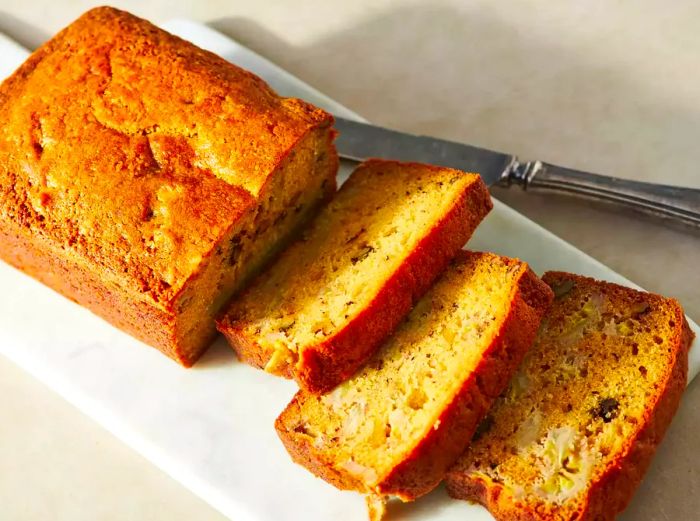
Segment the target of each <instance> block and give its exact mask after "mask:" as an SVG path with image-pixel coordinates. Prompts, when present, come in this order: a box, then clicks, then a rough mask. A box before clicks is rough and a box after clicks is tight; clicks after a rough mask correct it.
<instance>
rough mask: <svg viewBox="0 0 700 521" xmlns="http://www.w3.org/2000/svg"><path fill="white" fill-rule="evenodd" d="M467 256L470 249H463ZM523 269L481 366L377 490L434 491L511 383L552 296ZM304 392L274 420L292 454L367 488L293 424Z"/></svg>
mask: <svg viewBox="0 0 700 521" xmlns="http://www.w3.org/2000/svg"><path fill="white" fill-rule="evenodd" d="M465 255H469V253H468V252H463V253H462V254H461V256H465ZM457 258H458V259H459V258H460V256H459V255H458V257H457ZM511 262H512V263H513V265H516V264H518V263H519V261H515V260H511ZM519 269H520V271H521V275H520V278H519V281H518V289H517V291H516V292H515V294H514V298H513V301H512V303H511V307H510V310H509V312H508V315H507V317H506V318H505V320H504V323H503V327H502V329H501V331H500V333H499V335H498V336H497V337H496V338H495V339H494V341H493V342H492V344H491V346H490V347H489V348H488V349H487V350H486V355H485V356H484V357H483V359H482V361H481V363H480V364H479V366H478V368H477V369H476V370H475V371H474V372H473V374H472V375H471V377H470V378H469V379H467V380H466V381H465V382H464V384H463V385H462V388H461V390H460V391H459V392H458V393H457V394H456V395H455V398H454V400H453V401H452V402H451V403H450V404H449V405H447V406H446V408H445V410H444V412H443V413H442V415H441V417H440V420H439V423H437V424H436V426H435V428H431V430H430V431H429V432H428V433H427V435H426V436H425V437H424V438H423V440H422V441H421V442H420V443H419V444H418V445H417V446H416V447H415V448H414V449H413V450H412V452H411V453H410V454H408V455H407V456H406V459H405V460H404V461H403V462H402V463H401V464H399V465H398V466H396V467H395V468H394V469H393V471H392V472H391V473H390V474H389V475H387V476H386V477H385V478H384V479H382V481H381V482H380V483H379V484H378V485H377V486H376V490H375V492H377V493H380V494H386V495H397V496H399V497H401V498H402V499H404V500H412V499H415V498H416V497H418V496H420V495H423V494H425V493H427V492H429V491H430V490H432V489H433V488H434V487H435V486H436V485H437V484H438V483H439V482H440V480H441V479H442V478H443V476H444V473H445V471H446V470H447V468H448V467H449V465H451V464H452V463H453V462H454V460H455V459H456V458H457V457H458V456H459V455H460V454H461V453H462V452H463V451H464V449H465V447H466V445H467V444H468V441H469V439H470V438H471V436H472V434H473V432H474V430H475V429H476V427H477V425H478V423H479V421H480V420H481V418H482V417H483V415H484V413H485V412H486V410H487V409H488V407H489V406H490V404H491V403H492V402H493V401H494V400H495V399H496V398H497V397H498V395H499V394H500V393H501V391H502V390H503V387H504V386H505V385H507V383H508V380H509V378H510V375H512V373H513V372H514V371H515V369H516V368H517V366H518V365H519V363H520V361H521V360H522V358H523V356H524V355H525V352H526V351H527V350H528V349H529V347H530V345H531V343H532V340H533V339H534V338H535V335H536V333H537V329H538V327H539V323H540V320H541V318H542V316H543V315H544V313H545V312H546V310H547V308H548V306H549V303H550V302H551V299H552V292H551V290H550V288H549V287H548V286H547V285H546V284H544V283H543V282H542V281H541V280H539V279H538V278H537V277H536V276H535V275H534V273H532V271H531V270H530V269H529V268H528V267H527V266H526V265H524V264H521V265H520V268H519ZM302 394H303V391H300V392H299V393H297V395H296V396H295V397H294V399H293V400H292V402H291V403H290V404H289V405H288V406H287V408H286V409H285V411H283V412H282V414H280V416H279V417H278V418H277V421H276V422H275V427H276V429H277V432H278V434H279V436H280V438H281V439H282V442H283V443H284V445H285V447H286V448H287V451H288V452H289V453H290V455H291V456H292V459H293V460H294V461H295V462H297V463H299V464H301V465H303V466H304V467H306V468H307V469H309V470H310V471H311V472H313V473H314V474H315V475H317V476H319V477H321V478H322V479H324V480H326V481H328V482H329V483H331V484H333V485H335V486H336V487H338V488H341V489H350V490H360V491H364V485H363V484H362V483H361V482H360V481H359V480H358V479H357V478H355V477H353V476H352V475H350V474H349V473H348V472H344V471H342V470H339V469H338V468H337V466H336V465H335V464H334V462H333V461H331V460H330V459H329V457H328V455H327V454H326V453H324V452H323V451H321V450H318V449H317V448H316V447H314V446H313V445H312V444H311V443H310V438H309V437H308V436H303V435H299V433H296V432H295V431H294V430H293V428H292V427H291V426H292V425H295V424H297V422H296V421H292V419H294V418H298V417H299V415H300V406H299V400H300V399H301V396H302Z"/></svg>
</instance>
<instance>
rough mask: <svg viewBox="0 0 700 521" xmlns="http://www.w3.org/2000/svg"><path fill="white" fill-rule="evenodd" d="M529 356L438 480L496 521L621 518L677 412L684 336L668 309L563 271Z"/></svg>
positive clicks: (687, 339) (551, 277)
mask: <svg viewBox="0 0 700 521" xmlns="http://www.w3.org/2000/svg"><path fill="white" fill-rule="evenodd" d="M544 280H545V282H547V283H548V284H549V285H550V286H551V287H552V289H553V290H554V293H555V295H556V298H555V301H554V304H553V305H552V309H551V310H550V312H549V313H548V314H547V316H546V317H545V319H544V321H543V323H542V324H543V325H542V328H541V331H540V333H539V335H538V337H537V340H536V341H535V345H534V346H533V348H532V350H531V351H530V352H529V353H528V354H527V355H526V357H525V361H524V362H523V364H522V366H521V368H520V370H519V372H518V373H517V375H516V376H515V377H514V378H513V379H512V381H511V383H510V386H509V388H508V390H507V391H506V392H504V394H503V396H502V397H500V398H499V399H498V401H497V402H496V404H495V405H494V407H493V408H492V410H491V411H490V412H489V414H488V415H487V417H486V420H485V421H484V422H483V423H482V424H481V426H480V428H479V430H478V433H477V435H476V436H475V437H474V440H473V442H472V445H471V446H470V447H469V449H468V450H467V452H466V453H465V454H464V456H463V457H461V458H460V459H459V460H458V462H457V463H456V464H455V466H454V467H453V468H452V469H451V470H450V472H449V473H448V476H447V479H446V482H447V489H448V492H449V493H450V494H451V495H453V496H454V497H457V498H463V499H467V500H470V501H476V502H479V503H481V504H483V505H485V506H486V507H487V508H488V509H489V510H490V511H491V513H492V514H493V515H494V517H495V518H496V519H497V520H499V521H511V520H516V519H518V520H520V519H528V520H532V521H538V520H539V521H574V520H575V521H604V520H611V521H612V520H613V519H615V518H616V517H617V514H618V513H619V512H621V511H622V510H623V509H624V508H625V506H626V505H627V503H628V502H629V500H630V499H631V497H632V494H633V492H634V490H635V488H636V487H637V485H638V484H639V482H640V481H641V479H642V476H643V474H644V472H645V470H646V468H647V466H648V465H649V462H650V461H651V458H652V456H653V455H654V451H655V450H656V446H657V445H658V444H659V443H660V441H661V439H662V437H663V435H664V433H665V431H666V428H667V427H668V425H669V423H670V422H671V419H672V417H673V415H674V413H675V411H676V408H677V407H678V403H679V400H680V397H681V394H682V392H683V389H684V388H685V384H686V377H687V371H688V348H689V345H690V343H691V341H692V337H693V334H692V332H691V331H690V329H689V327H688V324H687V322H686V320H685V316H684V315H683V310H682V309H681V307H680V305H679V304H678V302H676V301H675V300H672V299H666V298H663V297H660V296H657V295H653V294H650V293H644V292H641V291H636V290H633V289H629V288H625V287H622V286H618V285H615V284H610V283H606V282H599V281H596V280H593V279H589V278H585V277H581V276H577V275H571V274H567V273H558V272H550V273H547V274H545V276H544Z"/></svg>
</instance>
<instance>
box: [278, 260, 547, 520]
mask: <svg viewBox="0 0 700 521" xmlns="http://www.w3.org/2000/svg"><path fill="white" fill-rule="evenodd" d="M551 298H552V292H551V291H550V290H549V288H548V287H547V285H546V284H544V283H543V282H542V281H540V280H539V279H538V278H537V277H536V276H535V275H534V274H533V273H532V271H530V269H529V268H528V267H527V265H526V264H525V263H523V262H520V261H518V260H514V259H508V258H504V257H499V256H497V255H494V254H489V253H473V252H462V253H461V254H460V255H459V256H458V257H457V258H456V259H455V261H454V262H453V263H452V264H451V266H450V267H449V269H448V270H447V272H446V273H445V274H444V275H443V276H442V277H441V278H440V279H439V280H438V282H437V283H436V284H435V286H434V287H433V288H431V289H430V291H429V292H428V293H427V294H426V295H425V296H424V297H423V299H421V300H420V301H419V303H418V304H417V305H416V307H415V308H414V309H413V310H412V311H411V313H410V315H409V316H408V317H407V319H406V320H405V321H404V322H403V323H402V324H401V325H400V326H399V328H398V329H397V331H396V333H395V334H394V335H393V336H392V337H391V338H390V339H389V341H388V342H387V343H386V344H384V345H383V346H382V348H381V349H380V350H379V351H377V353H376V354H375V355H374V356H373V357H372V359H371V360H370V362H369V363H368V364H367V365H366V366H365V367H364V368H363V369H362V370H361V371H359V372H358V373H357V374H356V375H355V376H353V377H352V378H351V379H350V380H348V381H347V382H345V383H343V384H341V385H340V386H338V387H337V388H336V389H335V390H334V391H332V392H331V393H329V394H327V395H324V396H315V395H312V394H310V393H307V392H305V391H300V392H299V393H298V394H297V395H296V396H295V397H294V399H293V400H292V402H291V403H290V404H289V405H288V406H287V408H286V409H285V410H284V412H283V413H282V414H281V415H280V416H279V418H278V419H277V421H276V428H277V431H278V433H279V435H280V437H281V439H282V441H283V442H284V445H285V446H286V448H287V450H288V451H289V453H290V454H291V456H292V458H293V459H294V461H296V462H297V463H299V464H301V465H303V466H305V467H306V468H308V469H309V470H310V471H311V472H313V473H314V474H316V475H317V476H320V477H321V478H323V479H325V480H326V481H328V482H330V483H332V484H333V485H335V486H337V487H339V488H341V489H351V490H357V491H360V492H364V493H367V494H371V495H378V496H386V495H396V496H398V497H399V498H401V499H402V500H404V501H409V500H413V499H414V498H416V497H418V496H420V495H422V494H425V493H427V492H428V491H430V490H431V489H432V488H433V487H435V486H436V485H437V484H438V483H439V482H440V480H441V479H442V478H443V475H444V473H445V471H446V470H447V468H448V467H449V466H450V465H451V464H452V463H453V462H454V460H455V459H456V458H457V457H458V456H459V455H460V454H461V453H462V452H463V451H464V449H465V448H466V445H467V443H468V442H469V439H470V438H471V435H472V433H473V432H474V429H475V428H476V426H477V424H478V423H479V421H480V420H481V418H482V417H483V415H484V414H485V412H486V411H487V409H488V407H489V406H490V404H491V403H492V401H493V400H494V399H496V397H497V396H498V395H499V394H500V392H501V391H502V390H503V387H504V386H505V385H507V382H508V379H509V377H510V376H511V375H512V374H513V372H514V371H515V370H516V369H517V366H518V364H519V363H520V361H521V360H522V357H523V355H524V354H525V352H526V350H527V349H528V348H529V347H530V345H531V343H532V341H533V339H534V338H535V334H536V332H537V328H538V326H539V323H540V320H541V317H542V315H543V314H544V312H545V310H546V308H547V307H548V305H549V302H550V300H551ZM379 510H381V509H379Z"/></svg>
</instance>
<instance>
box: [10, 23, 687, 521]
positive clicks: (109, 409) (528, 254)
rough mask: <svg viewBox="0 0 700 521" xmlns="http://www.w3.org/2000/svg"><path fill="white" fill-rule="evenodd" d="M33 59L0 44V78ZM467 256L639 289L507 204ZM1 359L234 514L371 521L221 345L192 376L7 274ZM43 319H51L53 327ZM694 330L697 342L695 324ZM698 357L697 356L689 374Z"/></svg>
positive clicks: (446, 507) (249, 62) (414, 515)
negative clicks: (319, 467)
mask: <svg viewBox="0 0 700 521" xmlns="http://www.w3.org/2000/svg"><path fill="white" fill-rule="evenodd" d="M166 25H167V28H168V29H170V30H171V31H173V32H176V33H178V34H180V35H181V36H183V37H185V38H187V39H190V40H192V41H195V43H198V44H199V45H201V46H203V47H207V48H210V49H212V50H214V51H215V52H217V53H219V54H221V55H222V56H224V57H226V58H227V59H231V60H233V61H236V62H237V63H239V64H241V65H243V66H245V67H247V68H249V69H251V70H253V71H256V72H257V73H258V74H260V75H261V76H263V77H264V78H265V79H266V80H268V81H269V82H270V83H271V84H272V85H273V86H275V88H276V89H277V90H279V91H280V92H283V93H285V94H288V95H296V96H300V97H304V98H306V99H309V100H310V101H312V102H314V103H317V104H318V105H321V106H324V107H326V108H327V109H329V110H332V111H334V112H336V113H338V114H342V115H345V116H347V117H353V114H352V113H351V112H350V111H348V110H346V109H344V108H343V107H341V106H340V105H338V104H336V103H334V102H333V101H332V100H330V99H329V98H327V97H325V96H323V95H322V94H321V93H319V92H317V91H315V90H313V89H310V88H309V87H307V86H305V85H304V84H303V83H302V82H300V81H299V80H297V79H296V78H294V77H292V76H290V75H289V74H287V73H285V72H284V71H281V70H280V69H278V68H276V67H275V66H274V65H272V64H270V63H269V62H267V61H265V60H263V59H262V58H260V57H258V56H256V55H255V54H253V53H251V52H250V51H248V50H247V49H245V48H243V47H241V46H239V45H237V44H235V43H234V42H232V41H231V40H229V39H228V38H226V37H224V36H222V35H220V34H218V33H216V32H214V31H212V30H211V29H208V28H207V27H205V26H201V25H198V24H193V23H191V22H187V21H175V22H171V23H170V24H166ZM25 56H26V54H25V53H24V52H23V51H22V50H21V49H20V48H19V47H18V46H17V45H16V44H13V43H11V42H8V41H6V40H5V39H2V38H0V73H3V74H7V73H8V72H9V71H11V70H12V69H13V68H14V67H15V66H16V65H17V64H18V63H20V62H21V61H22V60H23V59H24V57H25ZM470 246H471V247H474V248H479V249H488V250H492V251H496V252H498V253H502V254H505V255H513V256H518V257H520V258H523V259H525V260H527V261H528V262H530V263H531V265H532V266H533V268H534V269H535V270H536V271H538V272H540V273H541V272H542V271H544V270H547V269H564V270H570V271H576V272H579V273H584V274H588V275H592V276H596V277H598V278H602V279H607V280H611V281H616V282H621V283H624V284H629V285H633V284H632V283H631V282H629V281H627V280H625V279H624V278H623V277H621V276H620V275H618V274H616V273H615V272H613V271H611V270H610V269H608V268H606V267H605V266H603V265H602V264H600V263H598V262H597V261H595V260H593V259H591V258H590V257H588V256H586V255H585V254H583V253H581V252H580V251H578V250H576V249H575V248H573V247H572V246H570V245H568V244H567V243H565V242H563V241H561V240H560V239H558V238H557V237H555V236H553V235H552V234H550V233H549V232H547V231H545V230H544V229H542V228H541V227H539V226H537V225H536V224H534V223H532V222H531V221H529V220H527V219H526V218H524V217H523V216H521V215H519V214H518V213H517V212H515V211H513V210H511V209H509V208H508V207H506V206H505V205H503V204H500V203H497V204H496V208H495V209H494V211H493V212H492V213H491V215H490V216H489V217H488V218H487V220H486V221H485V222H484V224H483V225H482V226H481V227H480V228H479V231H478V233H477V235H476V237H475V238H474V239H473V241H472V242H471V243H470ZM0 287H2V288H3V297H2V299H0V353H2V354H4V355H5V356H7V357H8V358H9V359H11V360H12V361H14V362H15V363H17V364H18V365H20V366H21V367H23V368H24V369H25V370H27V371H28V372H30V373H32V374H33V375H35V376H36V377H37V378H39V379H40V380H42V381H43V382H44V383H46V384H47V385H48V386H50V387H51V388H53V389H54V390H55V391H57V392H58V393H59V394H61V395H62V396H63V397H65V398H66V399H67V400H68V401H70V402H71V403H73V404H74V405H76V406H77V407H78V408H80V409H81V410H82V411H84V412H85V413H86V414H88V415H89V416H91V417H92V418H94V419H95V420H96V421H97V422H99V423H100V424H102V425H103V426H105V427H106V428H107V429H108V430H110V431H111V432H113V433H114V434H115V435H116V436H118V437H119V438H121V439H122V440H123V441H124V442H125V443H127V444H128V445H130V446H131V447H133V448H134V449H135V450H137V451H138V452H140V453H142V454H143V455H144V456H145V457H146V458H148V459H149V460H151V461H152V462H153V463H155V464H156V465H158V466H159V467H161V468H162V469H163V470H165V471H166V472H167V473H169V474H170V475H172V476H173V477H174V478H176V479H178V480H179V481H180V482H182V483H183V484H184V485H185V486H186V487H187V488H189V489H190V490H192V491H193V492H195V493H196V494H198V495H200V496H201V497H202V498H204V499H205V500H206V501H207V502H209V503H210V504H212V505H213V506H214V507H216V508H217V509H219V510H220V511H221V512H222V513H224V514H225V515H226V516H228V517H230V518H231V519H235V520H236V521H243V520H256V521H262V520H277V519H285V520H287V519H288V520H309V521H313V520H327V519H334V520H337V521H342V520H346V519H347V520H351V519H363V518H364V516H365V513H364V503H363V501H362V500H361V498H359V497H358V496H357V495H355V494H351V493H341V492H339V491H336V490H335V489H334V488H333V487H331V486H330V485H327V484H325V483H324V482H322V481H321V480H318V479H315V478H313V477H312V476H311V475H309V474H308V473H307V472H306V471H305V470H303V469H302V468H300V467H297V466H295V465H294V464H293V463H291V461H290V460H289V458H288V457H287V455H286V453H285V452H284V449H283V447H282V446H281V443H280V442H279V441H278V439H277V437H276V435H275V433H274V429H273V428H272V423H273V421H274V418H275V417H276V415H277V413H278V412H279V411H280V410H281V409H282V408H283V406H284V405H285V404H286V403H287V401H288V400H289V398H290V397H291V396H292V394H293V392H294V385H293V384H292V383H290V382H286V381H282V380H278V379H275V378H273V377H271V376H268V375H266V374H264V373H261V372H259V371H255V370H253V369H250V368H248V367H246V366H243V365H242V364H239V363H237V362H236V360H235V358H234V357H233V355H232V352H231V351H230V350H229V349H228V348H227V347H226V346H225V344H224V342H223V341H221V340H220V341H218V342H217V343H216V344H215V345H214V346H213V347H212V349H211V350H210V351H209V352H208V354H207V355H206V356H205V357H204V359H203V360H202V361H201V362H200V363H199V364H198V365H197V367H196V368H195V369H192V370H189V371H188V370H184V369H181V368H180V367H178V366H176V365H175V364H174V363H172V362H171V361H169V360H168V359H166V358H165V357H163V356H162V355H160V354H159V353H157V352H156V351H155V350H153V349H150V348H147V347H146V346H144V345H142V344H140V343H139V342H137V341H135V340H133V339H132V338H130V337H129V336H127V335H125V334H123V333H121V332H120V331H117V330H115V329H114V328H112V327H111V326H109V325H108V324H106V323H104V322H102V321H101V320H100V319H98V318H96V317H95V316H93V315H92V314H91V313H90V312H88V311H86V310H85V309H83V308H81V307H79V306H77V305H75V304H73V303H71V302H69V301H67V300H66V299H64V298H63V297H61V296H60V295H57V294H55V293H53V292H52V291H50V290H48V289H46V288H45V287H43V286H42V285H40V284H39V283H37V282H35V281H33V280H32V279H30V278H29V277H27V276H25V275H23V274H21V273H19V272H17V271H15V270H13V269H12V268H10V267H8V266H6V265H4V264H0ZM46 317H49V319H48V320H47V319H46ZM693 328H694V329H695V331H696V332H697V333H700V330H698V328H697V326H696V325H695V324H693ZM699 369H700V352H698V349H696V348H695V349H693V351H692V352H691V374H692V375H693V376H694V375H695V374H696V373H697V372H698V370H699ZM398 510H399V511H400V513H401V519H435V520H444V521H448V520H457V519H472V520H474V521H479V520H488V519H491V518H490V516H489V515H488V514H487V513H486V512H485V511H484V510H483V509H481V508H478V507H475V506H470V505H467V504H466V503H464V502H457V501H450V500H448V499H447V498H446V497H445V495H444V492H443V491H442V490H438V491H436V492H434V493H433V494H430V495H429V496H428V497H427V498H425V499H423V500H421V501H419V502H418V503H417V504H415V505H411V506H410V508H406V507H398Z"/></svg>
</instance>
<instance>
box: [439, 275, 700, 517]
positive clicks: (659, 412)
mask: <svg viewBox="0 0 700 521" xmlns="http://www.w3.org/2000/svg"><path fill="white" fill-rule="evenodd" d="M571 277H572V275H571V274H568V273H564V272H548V273H546V274H545V275H544V276H543V279H544V280H560V279H568V278H571ZM574 277H575V278H576V279H577V280H583V281H585V282H587V283H589V284H594V285H597V286H600V287H602V286H607V291H628V290H627V288H623V287H622V286H617V285H613V284H608V283H603V282H599V281H595V280H593V279H588V278H585V277H579V276H574ZM648 297H650V298H653V299H658V300H662V299H661V298H660V297H658V296H655V295H648ZM665 300H666V301H667V302H668V303H670V304H671V305H672V306H674V308H675V309H674V311H675V320H674V323H675V324H676V325H677V327H676V331H675V335H674V337H673V339H672V341H671V342H670V344H671V345H672V361H671V363H670V364H669V367H668V371H667V373H666V375H665V379H664V381H663V382H662V384H661V385H660V386H659V387H658V389H657V390H656V396H655V398H654V399H653V400H651V401H650V404H649V407H648V408H647V409H646V411H645V414H644V417H643V418H642V419H641V421H640V425H641V428H640V429H639V430H638V431H637V432H636V434H635V435H634V436H633V437H630V438H629V439H628V440H625V444H624V447H623V449H622V450H621V451H620V454H619V456H618V457H617V458H616V459H615V460H614V461H613V462H612V463H611V464H610V465H608V467H607V468H606V469H605V472H604V473H603V474H601V475H600V476H598V478H597V479H596V480H595V481H594V482H593V483H591V485H590V488H589V489H588V491H587V494H586V496H585V498H584V501H583V503H582V504H581V505H580V506H579V508H578V509H577V510H576V511H574V512H571V511H568V510H566V511H564V510H562V509H558V508H555V507H551V508H550V506H548V505H546V504H544V503H533V504H530V503H527V502H526V501H522V500H516V499H515V498H514V497H513V495H512V492H511V491H510V490H509V489H508V488H507V487H504V486H503V485H502V484H500V483H496V482H494V481H492V480H491V479H490V478H488V477H486V476H481V475H474V474H470V473H467V472H464V471H463V469H461V468H455V469H452V470H451V471H450V472H449V473H448V477H447V479H446V486H447V491H448V493H449V494H450V495H451V496H452V497H455V498H458V499H466V500H468V501H474V502H476V503H479V504H481V505H484V506H485V507H486V508H487V509H488V510H489V511H490V512H491V514H492V515H493V516H494V517H495V518H496V519H497V520H498V521H554V520H560V521H603V520H613V519H615V518H616V517H617V514H618V513H620V512H622V511H623V510H624V509H625V508H626V506H627V505H628V503H629V501H630V500H631V499H632V496H633V494H634V491H635V490H636V488H637V487H638V485H639V483H640V482H641V480H642V478H643V477H644V473H645V472H646V469H647V468H648V466H649V464H650V463H651V460H652V458H653V456H654V453H655V452H656V448H657V446H658V445H659V443H661V440H662V439H663V436H664V434H665V433H666V430H667V429H668V426H669V425H670V423H671V420H672V419H673V416H674V415H675V413H676V410H677V409H678V405H679V403H680V399H681V396H682V394H683V391H684V390H685V386H686V384H687V373H688V350H689V348H690V345H691V343H692V341H693V338H694V334H693V332H692V330H691V329H690V327H689V325H688V323H687V321H686V319H685V315H684V314H683V310H682V308H681V306H680V305H679V304H678V302H676V301H675V300H672V299H665Z"/></svg>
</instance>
